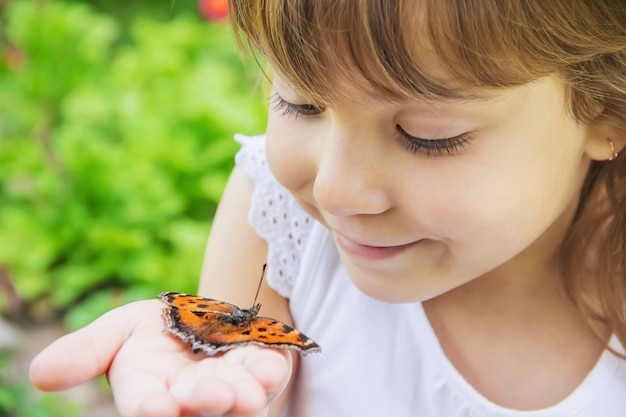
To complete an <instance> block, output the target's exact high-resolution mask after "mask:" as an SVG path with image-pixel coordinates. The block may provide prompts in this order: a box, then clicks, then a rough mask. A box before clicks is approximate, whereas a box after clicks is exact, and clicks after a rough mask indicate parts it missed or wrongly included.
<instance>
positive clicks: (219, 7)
mask: <svg viewBox="0 0 626 417" xmlns="http://www.w3.org/2000/svg"><path fill="white" fill-rule="evenodd" d="M198 9H199V10H200V14H202V16H203V17H204V18H205V19H207V20H224V19H226V18H227V17H228V0H198Z"/></svg>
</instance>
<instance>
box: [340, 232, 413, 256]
mask: <svg viewBox="0 0 626 417" xmlns="http://www.w3.org/2000/svg"><path fill="white" fill-rule="evenodd" d="M334 235H335V240H336V241H337V244H338V245H339V247H340V248H341V249H342V250H343V251H344V252H346V253H347V254H349V255H351V256H353V257H356V258H361V259H364V260H369V261H381V260H385V259H389V258H392V257H394V256H396V255H399V254H400V253H402V252H404V251H405V250H406V249H408V248H409V247H411V246H413V245H414V244H416V243H417V242H411V243H407V244H403V245H395V246H371V245H366V244H363V243H359V242H357V241H354V240H352V239H350V238H347V237H345V236H343V235H341V234H339V233H335V234H334Z"/></svg>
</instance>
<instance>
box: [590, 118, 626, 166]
mask: <svg viewBox="0 0 626 417" xmlns="http://www.w3.org/2000/svg"><path fill="white" fill-rule="evenodd" d="M625 146H626V131H624V130H622V129H618V128H616V127H615V126H610V125H608V124H600V123H593V124H591V125H590V126H589V128H588V130H587V141H586V144H585V153H586V154H587V156H589V158H591V159H593V160H596V161H608V160H610V159H612V158H614V157H615V152H616V153H618V154H619V153H620V152H621V151H622V150H623V149H624V147H625Z"/></svg>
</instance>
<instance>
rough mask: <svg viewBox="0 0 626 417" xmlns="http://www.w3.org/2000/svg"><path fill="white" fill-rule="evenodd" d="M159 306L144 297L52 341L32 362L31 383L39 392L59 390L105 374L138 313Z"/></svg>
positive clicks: (130, 331)
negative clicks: (144, 299) (152, 305)
mask: <svg viewBox="0 0 626 417" xmlns="http://www.w3.org/2000/svg"><path fill="white" fill-rule="evenodd" d="M148 303H152V304H154V307H151V306H149V304H148ZM159 306H160V303H158V301H156V300H147V301H139V302H136V303H132V304H128V305H125V306H122V307H119V308H116V309H114V310H111V311H109V312H108V313H106V314H104V315H103V316H101V317H99V318H98V319H96V320H95V321H94V322H92V323H91V324H89V325H87V326H85V327H83V328H82V329H80V330H77V331H75V332H73V333H69V334H67V335H65V336H63V337H61V338H59V339H57V340H56V341H54V342H52V343H51V344H50V345H49V346H48V347H46V348H45V349H44V350H42V351H41V352H40V353H39V354H38V355H37V356H35V358H34V359H33V361H32V362H31V365H30V371H29V377H30V380H31V383H32V384H33V385H34V386H35V387H36V388H38V389H40V390H42V391H60V390H65V389H68V388H72V387H74V386H76V385H79V384H82V383H84V382H86V381H88V380H90V379H92V378H95V377H97V376H99V375H102V374H104V373H105V372H107V370H108V369H109V366H110V364H111V361H112V360H113V358H114V357H115V355H116V354H117V351H118V350H119V349H120V346H121V345H122V344H123V342H124V341H125V340H126V338H127V337H128V335H130V334H131V333H132V329H133V326H134V325H133V323H135V319H136V317H137V314H143V313H145V311H146V310H157V311H158V308H159ZM141 310H143V311H141ZM156 316H157V317H159V314H156Z"/></svg>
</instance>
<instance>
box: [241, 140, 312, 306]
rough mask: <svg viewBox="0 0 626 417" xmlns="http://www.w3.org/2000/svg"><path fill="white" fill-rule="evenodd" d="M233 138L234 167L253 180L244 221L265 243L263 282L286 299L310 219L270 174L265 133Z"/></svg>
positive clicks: (294, 277) (298, 262) (299, 261)
mask: <svg viewBox="0 0 626 417" xmlns="http://www.w3.org/2000/svg"><path fill="white" fill-rule="evenodd" d="M235 139H236V140H237V141H238V142H239V143H241V144H242V147H241V150H240V151H239V152H238V153H237V155H236V157H235V162H236V163H237V167H239V168H240V169H241V170H242V171H243V172H244V173H245V174H246V175H247V176H248V177H249V178H251V179H252V181H253V182H254V191H253V193H252V196H251V203H250V210H249V213H248V221H249V222H250V225H252V227H253V228H254V230H255V231H256V234H257V235H258V236H259V237H260V238H261V239H263V240H264V241H265V242H266V243H267V246H268V254H267V264H268V269H267V281H268V283H269V285H270V286H271V287H272V288H273V289H274V290H275V291H277V292H278V293H279V294H281V295H282V296H284V297H287V298H289V297H290V295H291V291H292V289H293V285H294V282H295V279H296V277H297V275H298V273H299V270H300V263H301V259H302V256H303V253H304V250H305V246H306V243H307V241H308V236H309V233H310V230H311V227H312V225H313V220H312V219H311V218H310V217H309V216H308V215H307V214H306V213H305V212H304V210H302V209H301V208H300V206H299V205H298V204H297V203H296V201H295V199H294V198H293V197H292V196H291V194H290V193H289V191H288V190H287V189H286V188H285V187H283V186H282V185H281V184H280V183H278V181H276V179H275V178H274V176H273V175H272V172H271V170H270V167H269V165H268V164H267V159H266V156H265V136H255V137H246V136H243V135H237V136H236V137H235Z"/></svg>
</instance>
